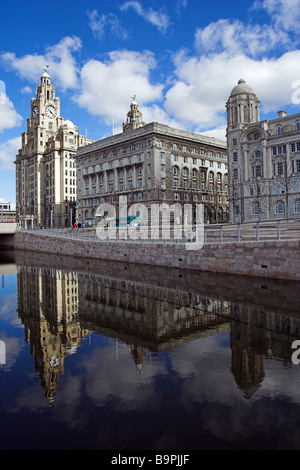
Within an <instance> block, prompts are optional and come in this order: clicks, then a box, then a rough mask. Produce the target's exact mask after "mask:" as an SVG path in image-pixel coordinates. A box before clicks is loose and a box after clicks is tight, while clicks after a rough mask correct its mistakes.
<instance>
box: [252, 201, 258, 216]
mask: <svg viewBox="0 0 300 470" xmlns="http://www.w3.org/2000/svg"><path fill="white" fill-rule="evenodd" d="M258 213H259V204H258V202H254V203H253V204H252V214H253V215H257V214H258Z"/></svg>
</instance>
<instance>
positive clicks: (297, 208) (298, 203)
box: [295, 121, 300, 212]
mask: <svg viewBox="0 0 300 470" xmlns="http://www.w3.org/2000/svg"><path fill="white" fill-rule="evenodd" d="M298 122H299V121H298ZM295 212H300V201H296V202H295Z"/></svg>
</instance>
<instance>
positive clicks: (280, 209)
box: [275, 201, 285, 214]
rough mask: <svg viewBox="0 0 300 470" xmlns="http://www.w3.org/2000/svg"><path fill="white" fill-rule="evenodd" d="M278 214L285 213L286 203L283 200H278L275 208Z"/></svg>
mask: <svg viewBox="0 0 300 470" xmlns="http://www.w3.org/2000/svg"><path fill="white" fill-rule="evenodd" d="M275 212H276V214H284V213H285V204H284V202H282V201H279V202H277V204H276V208H275Z"/></svg>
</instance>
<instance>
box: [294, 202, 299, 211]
mask: <svg viewBox="0 0 300 470" xmlns="http://www.w3.org/2000/svg"><path fill="white" fill-rule="evenodd" d="M295 212H300V200H298V201H296V202H295Z"/></svg>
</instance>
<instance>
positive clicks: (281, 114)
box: [277, 111, 286, 118]
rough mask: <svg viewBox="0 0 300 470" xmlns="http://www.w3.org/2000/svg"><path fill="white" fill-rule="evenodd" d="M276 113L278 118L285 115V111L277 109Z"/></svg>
mask: <svg viewBox="0 0 300 470" xmlns="http://www.w3.org/2000/svg"><path fill="white" fill-rule="evenodd" d="M277 114H278V117H279V118H284V117H285V116H286V111H278V112H277Z"/></svg>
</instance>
